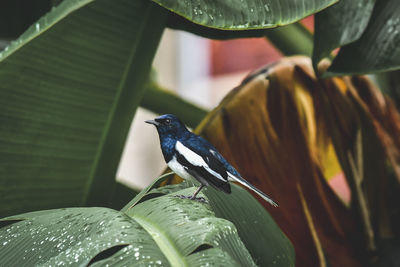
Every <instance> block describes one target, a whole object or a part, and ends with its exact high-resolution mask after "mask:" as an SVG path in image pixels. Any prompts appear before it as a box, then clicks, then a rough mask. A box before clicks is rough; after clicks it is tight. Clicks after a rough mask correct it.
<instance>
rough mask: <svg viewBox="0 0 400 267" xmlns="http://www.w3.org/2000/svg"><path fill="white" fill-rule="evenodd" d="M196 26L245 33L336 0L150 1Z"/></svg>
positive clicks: (281, 22)
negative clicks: (242, 31)
mask: <svg viewBox="0 0 400 267" xmlns="http://www.w3.org/2000/svg"><path fill="white" fill-rule="evenodd" d="M153 1H154V2H156V3H158V4H159V5H161V6H163V7H165V8H167V9H169V10H170V11H172V12H174V13H176V14H178V15H179V16H182V17H184V18H186V19H188V20H189V21H192V22H194V23H196V24H199V25H203V26H206V27H210V28H217V29H223V30H248V29H262V28H272V27H276V26H282V25H287V24H290V23H292V22H295V21H297V20H300V19H302V18H304V17H306V16H308V15H311V14H313V13H316V12H318V11H320V10H322V9H324V8H326V7H328V6H330V5H332V4H334V3H336V2H337V0H299V1H274V0H262V1H256V0H213V1H206V0H199V1H185V0H174V1H172V0H153Z"/></svg>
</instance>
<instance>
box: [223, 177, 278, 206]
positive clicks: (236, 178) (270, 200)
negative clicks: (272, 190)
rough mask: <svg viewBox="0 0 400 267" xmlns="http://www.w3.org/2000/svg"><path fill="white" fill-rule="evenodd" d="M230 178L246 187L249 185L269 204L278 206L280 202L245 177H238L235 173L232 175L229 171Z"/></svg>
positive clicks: (249, 187)
mask: <svg viewBox="0 0 400 267" xmlns="http://www.w3.org/2000/svg"><path fill="white" fill-rule="evenodd" d="M228 175H229V178H230V179H231V180H233V181H236V182H238V183H240V184H241V185H244V186H245V187H247V188H248V189H250V190H252V191H254V192H255V193H257V195H259V196H260V197H262V198H263V199H264V200H265V201H267V202H268V203H269V204H271V205H272V206H274V207H278V204H277V203H276V202H275V201H273V200H272V199H271V198H270V197H269V196H267V195H266V194H265V193H263V192H262V191H260V190H259V189H257V188H256V187H255V186H253V185H252V184H250V183H249V182H247V181H246V180H245V179H243V178H242V177H237V176H235V175H232V174H231V173H228Z"/></svg>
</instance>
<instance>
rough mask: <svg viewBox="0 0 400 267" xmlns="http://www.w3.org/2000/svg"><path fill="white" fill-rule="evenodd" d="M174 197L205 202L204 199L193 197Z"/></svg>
mask: <svg viewBox="0 0 400 267" xmlns="http://www.w3.org/2000/svg"><path fill="white" fill-rule="evenodd" d="M175 197H178V198H180V199H191V200H195V201H199V202H207V201H206V199H205V198H204V197H193V196H184V195H175Z"/></svg>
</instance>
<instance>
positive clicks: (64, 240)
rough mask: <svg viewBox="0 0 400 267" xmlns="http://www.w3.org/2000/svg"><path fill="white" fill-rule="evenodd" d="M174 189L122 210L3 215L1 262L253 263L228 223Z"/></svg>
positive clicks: (62, 210) (124, 263)
mask: <svg viewBox="0 0 400 267" xmlns="http://www.w3.org/2000/svg"><path fill="white" fill-rule="evenodd" d="M176 187H178V188H177V189H178V190H179V189H181V186H179V185H178V186H176ZM193 190H194V188H192V187H189V188H186V189H183V190H180V191H176V193H177V194H189V193H190V192H192V191H193ZM174 191H175V190H174ZM144 192H147V191H144ZM174 195H175V193H172V194H170V195H165V196H160V197H156V198H150V199H147V200H145V201H141V202H140V203H136V205H134V206H133V207H130V208H129V209H126V212H125V213H124V212H117V211H114V210H110V209H106V208H75V209H74V208H70V209H61V210H50V211H42V212H34V213H28V214H22V215H18V216H14V217H9V218H5V219H3V220H2V222H3V223H12V224H10V225H8V226H5V227H3V228H1V229H0V265H8V264H10V263H12V264H14V265H18V266H24V265H28V266H32V265H37V264H42V265H57V264H64V265H71V264H73V265H87V264H88V263H91V264H93V265H95V266H97V265H98V266H104V265H107V264H112V265H113V266H124V265H141V264H142V265H146V266H147V265H161V266H204V265H216V266H255V264H254V262H253V260H252V258H251V256H250V254H249V252H248V251H247V249H246V247H245V246H244V244H243V243H242V242H241V240H240V238H239V236H238V233H237V230H236V228H235V226H234V225H233V224H232V223H231V222H229V221H227V220H224V219H220V218H216V217H215V216H214V212H213V211H212V210H211V207H210V205H209V204H207V203H201V202H194V201H191V200H182V199H179V198H176V197H175V196H174ZM19 220H22V221H21V222H15V221H19ZM13 222H14V223H13ZM21 243H22V244H24V245H23V246H21Z"/></svg>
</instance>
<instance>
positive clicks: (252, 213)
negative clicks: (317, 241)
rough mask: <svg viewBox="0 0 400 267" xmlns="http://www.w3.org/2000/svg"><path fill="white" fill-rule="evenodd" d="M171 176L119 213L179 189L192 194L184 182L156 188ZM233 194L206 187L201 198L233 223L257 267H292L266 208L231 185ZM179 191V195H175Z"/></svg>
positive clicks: (291, 256) (288, 252) (290, 256)
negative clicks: (186, 189) (272, 266)
mask: <svg viewBox="0 0 400 267" xmlns="http://www.w3.org/2000/svg"><path fill="white" fill-rule="evenodd" d="M171 174H172V173H168V174H166V175H164V176H162V177H160V179H158V180H155V181H154V182H153V184H151V185H149V186H148V187H147V189H145V190H143V191H142V192H141V193H140V194H139V195H137V196H136V197H135V198H134V199H133V200H132V201H131V202H130V203H128V204H127V205H126V206H125V207H124V208H123V209H122V211H125V212H127V213H128V214H129V209H130V208H131V207H135V205H137V204H138V203H140V202H141V201H143V200H144V201H146V200H147V199H149V198H152V197H158V196H162V195H165V194H172V195H181V193H180V191H179V190H183V189H185V188H187V187H190V189H189V190H188V191H186V192H187V193H186V195H191V194H192V193H193V192H194V191H195V188H194V187H191V186H193V183H191V182H188V181H183V182H182V183H180V184H177V185H167V186H163V187H159V188H158V186H159V185H160V184H161V183H163V182H164V180H165V179H167V178H168V176H169V175H171ZM231 186H232V193H231V194H225V193H222V192H220V191H217V190H215V189H213V188H212V187H207V188H205V189H203V190H202V191H201V195H200V196H203V197H205V198H206V199H207V201H208V203H209V205H210V208H211V210H212V211H213V212H214V213H215V216H216V217H219V218H223V219H226V220H229V221H230V222H232V223H233V224H234V225H235V227H236V229H237V231H238V233H239V236H240V238H241V240H242V241H243V243H244V244H245V246H246V248H247V249H248V250H249V252H250V254H251V256H252V258H253V260H254V261H255V263H256V264H257V265H258V266H271V265H276V266H295V254H294V249H293V246H292V244H291V242H290V241H289V239H288V238H287V237H286V236H285V234H284V233H283V232H282V231H281V230H280V228H279V227H278V226H277V224H276V223H275V221H274V220H273V218H272V217H271V215H270V214H269V213H268V212H267V211H266V210H265V208H264V207H263V206H262V205H261V204H260V203H259V202H258V201H257V200H256V199H255V198H254V197H253V196H252V195H251V194H250V193H249V192H247V191H246V190H245V189H243V188H241V187H240V186H237V185H235V184H232V185H231ZM178 191H179V192H178Z"/></svg>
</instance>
